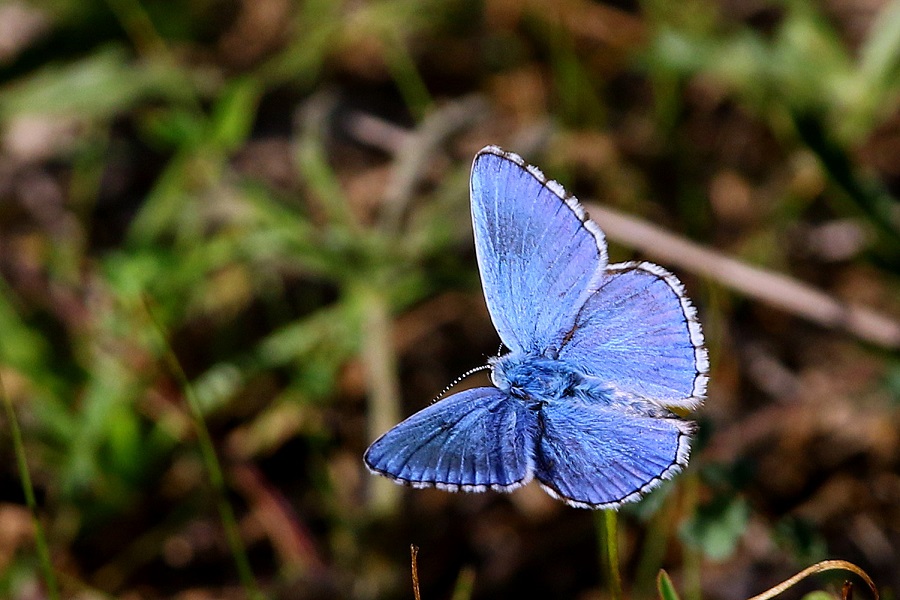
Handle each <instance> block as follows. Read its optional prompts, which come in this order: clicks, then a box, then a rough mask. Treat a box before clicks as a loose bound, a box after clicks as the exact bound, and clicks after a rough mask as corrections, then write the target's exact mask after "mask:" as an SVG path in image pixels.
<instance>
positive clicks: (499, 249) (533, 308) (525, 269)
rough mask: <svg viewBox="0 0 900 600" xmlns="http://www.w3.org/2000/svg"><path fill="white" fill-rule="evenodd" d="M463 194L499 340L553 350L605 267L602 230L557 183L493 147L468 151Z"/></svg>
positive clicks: (526, 348) (521, 347)
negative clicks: (468, 200) (467, 193)
mask: <svg viewBox="0 0 900 600" xmlns="http://www.w3.org/2000/svg"><path fill="white" fill-rule="evenodd" d="M471 194H472V222H473V227H474V231H475V251H476V254H477V257H478V268H479V270H480V271H481V282H482V286H483V287H484V296H485V301H486V302H487V306H488V310H489V311H490V314H491V319H492V320H493V322H494V326H495V327H496V328H497V332H498V333H499V334H500V338H501V339H502V340H503V343H504V344H506V346H507V347H508V348H510V349H512V350H521V351H526V352H528V351H538V352H544V351H545V350H547V349H549V348H553V347H554V346H556V345H558V344H559V343H560V341H561V339H562V336H563V335H564V334H565V333H566V331H568V330H569V329H571V327H572V325H573V324H574V322H575V315H576V314H577V312H578V309H579V308H580V307H581V305H582V304H583V303H584V301H585V299H586V298H587V295H588V293H589V290H590V288H591V286H592V284H593V282H594V281H595V280H596V279H597V278H598V277H600V276H601V275H602V269H603V267H605V266H606V245H605V242H604V240H603V234H602V233H601V232H600V230H599V229H597V228H596V226H595V225H593V223H592V222H589V221H586V217H585V215H584V212H583V211H582V210H581V207H580V206H579V205H578V204H577V202H576V201H575V200H574V199H572V198H568V199H567V198H566V197H565V195H564V192H563V190H562V188H561V187H560V186H559V185H557V184H555V183H553V182H548V181H547V180H546V179H545V178H544V177H543V175H541V173H540V171H538V170H537V169H534V168H533V167H527V166H526V165H524V163H523V162H522V159H520V158H519V157H518V156H516V155H514V154H508V153H505V152H503V151H502V150H500V149H499V148H495V147H488V148H485V149H484V150H482V151H481V152H480V153H479V154H478V155H477V156H476V157H475V162H474V164H473V166H472V181H471Z"/></svg>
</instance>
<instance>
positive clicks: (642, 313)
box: [559, 262, 709, 408]
mask: <svg viewBox="0 0 900 600" xmlns="http://www.w3.org/2000/svg"><path fill="white" fill-rule="evenodd" d="M606 272H607V275H606V276H605V277H604V278H603V279H602V280H601V281H600V282H599V284H598V286H597V290H596V292H594V293H593V294H591V296H590V297H589V298H588V299H587V301H586V302H585V303H584V306H583V307H581V310H580V311H579V312H578V316H577V318H576V320H575V325H574V327H573V328H572V329H571V331H570V332H569V335H568V336H567V338H566V341H565V343H564V344H563V346H562V348H561V349H560V352H559V359H560V360H563V361H565V362H568V363H570V364H572V365H574V366H576V367H577V368H578V370H580V371H581V372H582V373H585V374H587V375H592V376H594V377H597V378H599V379H601V380H602V381H603V382H604V383H606V384H608V385H609V386H611V387H612V388H613V389H615V390H616V391H619V392H622V393H625V394H626V395H630V396H637V397H640V398H645V399H649V400H654V401H657V402H658V403H660V404H664V405H667V406H681V407H684V408H693V407H695V406H697V405H699V404H700V403H701V402H702V401H703V398H704V396H705V395H706V381H707V372H708V370H709V360H708V358H707V353H706V348H704V346H703V333H702V332H701V330H700V323H699V322H698V321H697V314H696V311H695V310H694V307H693V306H692V305H691V302H690V300H688V299H687V297H686V296H685V294H684V288H683V287H682V285H681V283H680V282H679V281H678V280H677V279H676V278H675V276H674V275H672V274H671V273H669V272H668V271H666V270H665V269H663V268H662V267H658V266H656V265H654V264H650V263H637V262H630V263H621V264H615V265H610V266H609V267H608V268H607V271H606Z"/></svg>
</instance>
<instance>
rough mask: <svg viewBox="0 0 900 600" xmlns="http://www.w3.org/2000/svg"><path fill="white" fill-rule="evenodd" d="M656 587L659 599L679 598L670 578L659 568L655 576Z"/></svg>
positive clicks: (674, 599)
mask: <svg viewBox="0 0 900 600" xmlns="http://www.w3.org/2000/svg"><path fill="white" fill-rule="evenodd" d="M656 589H657V591H658V592H659V598H660V600H680V598H679V597H678V592H677V591H676V590H675V586H674V585H672V579H671V578H670V577H669V574H668V573H666V572H665V570H663V569H660V570H659V575H657V576H656Z"/></svg>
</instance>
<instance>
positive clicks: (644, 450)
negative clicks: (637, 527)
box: [534, 402, 692, 508]
mask: <svg viewBox="0 0 900 600" xmlns="http://www.w3.org/2000/svg"><path fill="white" fill-rule="evenodd" d="M541 413H542V417H543V435H542V436H541V439H540V442H539V446H538V450H537V456H536V457H535V466H534V469H535V477H536V478H537V479H538V481H540V482H541V484H542V485H543V487H544V489H545V490H547V492H548V493H549V494H550V495H551V496H555V497H557V498H559V499H561V500H563V501H565V502H566V503H567V504H570V505H572V506H577V507H580V508H617V507H618V506H619V505H620V504H622V503H624V502H631V501H634V500H637V499H638V498H640V497H641V496H643V495H644V494H645V493H646V492H648V491H649V490H651V489H652V488H654V487H656V486H657V485H658V484H659V483H660V482H661V481H662V480H664V479H668V478H670V477H672V476H673V475H675V474H676V473H678V472H679V471H681V469H682V468H684V467H685V466H686V465H687V461H688V455H689V453H690V434H691V431H692V425H691V423H688V422H686V421H681V420H679V419H677V418H660V417H658V416H653V417H651V416H643V415H639V414H634V413H626V412H625V411H622V410H617V409H616V408H611V407H606V406H601V405H598V404H583V403H581V402H555V403H548V404H547V405H546V406H545V407H544V409H543V410H542V411H541Z"/></svg>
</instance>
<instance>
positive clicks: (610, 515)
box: [594, 510, 622, 600]
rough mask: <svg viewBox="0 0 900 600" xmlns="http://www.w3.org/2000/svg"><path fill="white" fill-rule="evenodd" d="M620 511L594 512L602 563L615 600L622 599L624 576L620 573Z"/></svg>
mask: <svg viewBox="0 0 900 600" xmlns="http://www.w3.org/2000/svg"><path fill="white" fill-rule="evenodd" d="M617 519H618V513H616V511H614V510H602V511H597V512H595V513H594V523H595V525H596V527H597V543H598V544H599V545H600V563H601V567H602V569H603V572H604V573H605V574H606V584H607V586H608V587H609V595H610V596H611V597H612V599H613V600H622V576H621V575H620V574H619V535H618V521H617Z"/></svg>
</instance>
